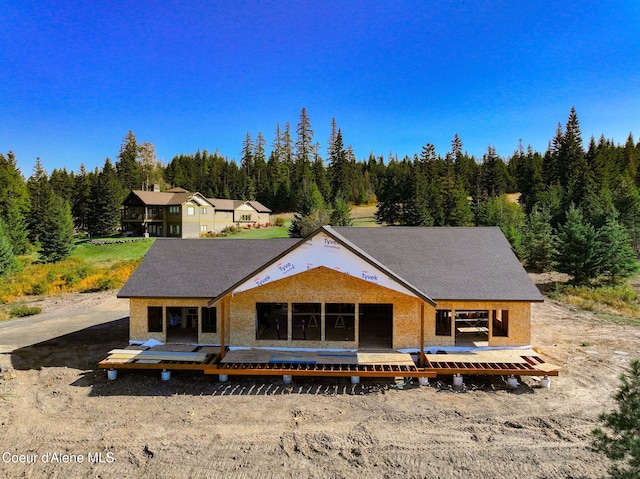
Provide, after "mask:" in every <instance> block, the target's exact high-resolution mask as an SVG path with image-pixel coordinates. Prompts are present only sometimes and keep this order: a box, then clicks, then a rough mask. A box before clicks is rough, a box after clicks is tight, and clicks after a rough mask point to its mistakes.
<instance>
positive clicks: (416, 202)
mask: <svg viewBox="0 0 640 479" xmlns="http://www.w3.org/2000/svg"><path fill="white" fill-rule="evenodd" d="M345 138H346V132H345V133H344V134H343V132H342V130H341V129H340V128H339V126H338V124H337V122H336V120H335V119H334V120H333V121H332V124H331V132H330V136H329V138H328V140H327V146H326V148H325V149H324V150H323V148H322V147H321V145H320V143H319V142H317V141H316V140H315V138H314V132H313V129H312V126H311V120H310V118H309V115H308V113H307V111H306V109H304V108H303V109H302V110H301V112H300V116H299V119H298V123H297V126H296V128H295V131H292V129H291V127H290V124H289V123H285V124H284V125H283V126H281V125H280V124H278V125H276V127H275V133H274V138H273V140H272V142H271V143H270V145H269V146H270V147H269V148H268V146H267V141H266V140H265V138H264V136H263V134H262V133H261V132H258V133H257V134H255V136H252V135H251V134H250V133H247V134H246V137H245V139H244V140H243V142H242V145H239V146H240V157H239V159H238V160H237V161H236V160H235V159H229V158H227V157H225V156H223V155H221V154H219V153H218V152H217V151H216V152H213V153H211V152H210V151H208V150H206V149H204V150H202V151H200V150H199V151H196V152H195V153H191V154H180V155H177V156H175V157H174V158H173V159H172V160H171V161H169V162H168V164H166V165H165V164H162V163H161V162H160V161H158V159H157V158H156V155H155V149H154V146H153V144H151V143H149V142H143V143H140V142H138V140H137V139H136V136H135V134H134V133H133V132H132V131H129V132H128V134H127V135H126V136H125V137H124V138H123V140H122V143H121V146H120V151H119V154H118V156H117V157H116V159H115V161H112V160H111V159H110V158H106V159H105V161H104V165H103V166H102V167H101V168H97V167H96V168H95V169H94V170H93V171H87V170H86V169H85V167H84V165H81V166H80V169H79V171H77V172H74V171H67V169H65V168H62V169H54V170H53V171H52V172H51V173H48V172H47V171H45V170H44V169H43V167H42V163H41V161H40V159H39V158H38V159H36V161H35V166H34V168H33V171H32V173H31V175H30V176H29V177H28V178H25V177H24V175H23V174H22V172H21V171H20V170H19V168H18V167H17V161H16V158H15V156H14V154H13V153H12V152H11V151H9V152H7V153H6V154H4V153H0V275H1V274H2V273H3V272H7V271H9V270H10V269H11V266H12V264H14V261H13V260H14V258H15V257H16V256H19V255H24V254H25V253H27V252H33V251H36V250H37V251H38V253H39V257H40V260H41V261H44V262H55V261H58V260H60V259H62V258H64V257H66V256H67V255H68V254H69V252H70V251H71V249H72V247H73V237H74V235H78V234H86V235H90V236H92V237H94V236H109V235H114V234H117V233H118V229H119V222H120V209H119V208H120V205H121V203H122V201H123V199H124V197H125V196H126V195H127V193H128V192H129V191H130V190H131V189H148V188H150V187H151V185H153V184H158V185H160V187H161V189H168V188H171V187H173V186H180V187H183V188H185V189H187V190H189V191H198V192H200V193H202V194H203V195H205V196H207V197H213V198H234V199H247V200H258V201H260V202H261V203H263V204H265V205H267V206H268V207H269V208H271V209H272V210H273V212H274V213H278V212H296V215H295V217H294V221H293V224H292V226H291V228H290V230H289V231H290V235H292V236H304V235H305V234H307V233H309V232H311V231H312V230H313V229H315V228H316V227H318V226H320V225H322V224H334V225H348V224H350V220H349V208H350V205H360V204H377V206H378V209H377V212H376V221H377V222H378V223H380V224H381V225H390V226H391V225H404V226H499V227H500V228H501V229H502V231H503V232H504V233H505V235H506V236H507V238H508V239H509V241H510V242H511V245H512V247H513V249H514V251H515V252H516V253H517V254H518V255H519V257H520V258H521V260H522V261H523V262H524V264H525V265H526V266H527V268H528V269H530V270H533V271H548V270H551V269H555V270H558V271H562V272H566V273H568V274H569V275H571V277H572V278H573V280H574V282H576V283H588V282H590V281H593V280H604V281H613V282H615V281H617V280H618V279H620V278H624V277H627V276H630V275H631V274H633V273H634V272H636V271H637V269H638V263H637V261H636V253H637V251H638V250H639V249H640V193H639V190H638V186H639V185H640V168H639V167H640V165H639V163H640V142H638V143H636V142H635V140H634V138H633V135H632V134H631V133H630V134H629V136H628V139H627V141H626V143H625V144H624V145H620V144H614V142H613V141H612V140H608V139H606V138H604V136H601V137H600V138H598V139H595V138H594V137H591V138H590V139H589V141H588V144H587V146H586V148H585V146H584V143H583V139H582V134H581V132H580V126H579V121H578V116H577V113H576V111H575V109H573V108H572V109H571V111H570V113H569V116H568V119H567V122H566V124H565V126H564V127H563V126H562V124H561V123H558V126H557V129H556V133H555V135H554V137H553V138H551V139H550V141H549V144H548V148H547V150H546V151H545V152H538V151H534V150H533V149H532V148H531V147H526V148H525V147H524V146H523V145H522V144H521V145H520V146H519V147H518V148H517V150H516V151H514V152H513V154H512V155H511V156H508V157H504V158H503V157H501V156H499V155H498V154H497V152H496V150H495V148H493V147H491V146H489V147H488V148H487V151H486V153H485V154H484V155H483V156H482V157H481V158H476V157H475V156H472V155H469V154H468V153H467V152H466V151H465V150H464V145H463V142H462V139H461V138H459V137H458V135H457V134H455V135H454V136H453V138H452V140H451V149H450V150H449V151H447V152H444V153H439V152H436V150H435V147H434V145H432V144H430V143H426V144H425V145H424V146H423V147H422V149H421V151H420V152H416V153H415V154H413V155H412V156H405V157H403V158H398V157H397V156H395V155H394V154H393V153H389V154H388V155H387V156H386V157H385V155H376V154H374V153H370V154H369V155H368V157H366V158H361V159H357V158H356V155H355V153H354V151H353V149H352V148H351V147H350V146H348V145H347V146H345V143H346V141H345ZM323 151H324V153H323ZM514 198H517V200H514Z"/></svg>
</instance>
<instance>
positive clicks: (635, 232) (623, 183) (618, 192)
mask: <svg viewBox="0 0 640 479" xmlns="http://www.w3.org/2000/svg"><path fill="white" fill-rule="evenodd" d="M613 206H614V208H615V209H616V211H618V213H619V215H620V216H619V221H620V223H621V224H622V225H624V227H625V228H626V229H627V232H628V233H629V235H630V237H631V244H632V246H633V247H634V248H635V249H636V250H637V249H638V248H640V192H638V188H637V187H636V185H635V184H634V183H633V181H632V180H631V179H629V177H628V176H626V175H622V176H620V177H619V178H618V179H617V180H616V182H615V185H614V188H613Z"/></svg>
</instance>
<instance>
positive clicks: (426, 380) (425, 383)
mask: <svg viewBox="0 0 640 479" xmlns="http://www.w3.org/2000/svg"><path fill="white" fill-rule="evenodd" d="M418 384H419V385H420V386H428V385H429V378H426V377H421V378H418Z"/></svg>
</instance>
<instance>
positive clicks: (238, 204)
mask: <svg viewBox="0 0 640 479" xmlns="http://www.w3.org/2000/svg"><path fill="white" fill-rule="evenodd" d="M209 202H210V203H211V204H213V206H214V208H215V221H216V226H217V227H218V229H217V230H216V231H220V230H221V229H223V228H225V227H226V226H231V225H236V226H243V225H248V224H250V225H252V226H253V225H255V224H261V225H264V224H267V223H268V222H269V221H270V219H269V218H270V215H271V210H270V209H269V208H267V207H266V206H264V205H263V204H262V203H260V202H259V201H243V200H225V199H215V198H209ZM220 226H222V227H221V228H220Z"/></svg>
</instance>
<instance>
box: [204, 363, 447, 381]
mask: <svg viewBox="0 0 640 479" xmlns="http://www.w3.org/2000/svg"><path fill="white" fill-rule="evenodd" d="M204 373H205V374H226V375H229V376H274V375H290V376H316V377H318V376H324V377H349V376H360V377H378V378H381V377H428V378H434V377H435V374H433V373H432V372H430V371H425V370H422V369H419V368H417V367H416V366H415V365H414V366H408V365H404V364H400V365H393V364H377V365H376V364H371V365H362V364H289V363H286V364H270V363H260V364H243V363H223V364H214V365H211V366H210V367H207V368H205V369H204Z"/></svg>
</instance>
